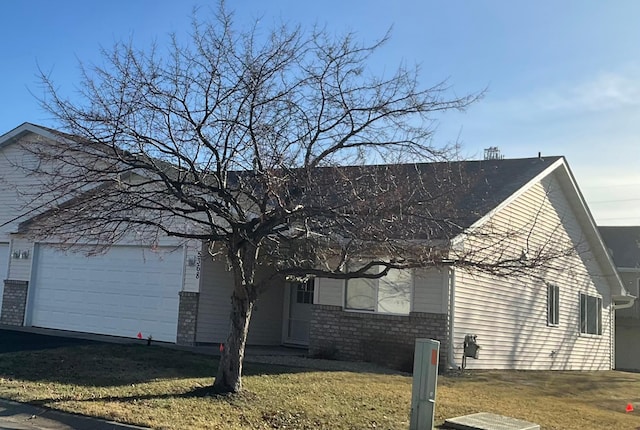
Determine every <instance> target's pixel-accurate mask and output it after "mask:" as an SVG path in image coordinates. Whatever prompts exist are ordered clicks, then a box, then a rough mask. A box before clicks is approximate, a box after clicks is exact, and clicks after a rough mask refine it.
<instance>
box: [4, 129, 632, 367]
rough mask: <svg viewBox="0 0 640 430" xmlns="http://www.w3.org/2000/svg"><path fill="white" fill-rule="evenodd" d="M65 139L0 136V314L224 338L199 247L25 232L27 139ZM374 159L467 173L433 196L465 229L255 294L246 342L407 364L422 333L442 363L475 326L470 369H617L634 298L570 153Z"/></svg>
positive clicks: (71, 325)
mask: <svg viewBox="0 0 640 430" xmlns="http://www.w3.org/2000/svg"><path fill="white" fill-rule="evenodd" d="M58 137H59V136H56V135H55V132H54V131H52V130H49V129H46V128H44V127H39V126H36V125H33V124H28V123H25V124H23V125H21V126H19V127H17V128H16V129H14V130H12V131H10V132H8V133H6V134H4V135H2V136H0V172H3V174H4V175H3V179H2V181H0V267H1V268H2V269H1V270H3V271H4V270H5V269H6V276H5V281H4V285H3V290H4V291H3V294H2V305H1V308H0V309H1V312H0V323H1V324H5V325H17V326H33V327H44V328H53V329H61V330H72V331H80V332H91V333H100V334H107V335H114V336H124V337H134V336H136V335H137V334H138V333H140V334H141V335H142V336H143V337H152V338H153V339H156V340H159V341H165V342H175V343H178V344H184V345H195V344H215V343H219V342H223V341H224V339H225V338H226V335H227V331H228V324H229V321H228V314H229V309H230V300H229V296H230V294H231V290H232V279H231V275H230V273H229V272H228V271H227V268H226V264H225V262H224V261H219V260H214V259H213V258H211V256H209V254H208V253H207V252H206V249H207V245H206V244H202V243H199V242H198V241H194V240H187V241H185V240H177V239H175V238H170V237H160V238H158V240H157V241H156V242H154V243H153V244H149V243H141V242H140V241H139V240H137V239H136V236H135V232H134V231H132V232H130V235H129V236H126V237H125V238H124V239H123V240H121V241H119V242H118V243H117V244H115V245H114V246H112V247H110V248H109V249H108V251H107V252H105V253H102V254H99V255H95V256H91V257H88V256H86V255H85V253H82V252H80V253H78V252H65V251H64V250H62V249H61V248H60V247H59V246H57V244H56V241H55V239H49V240H47V241H40V242H33V241H30V240H29V239H28V238H27V237H26V236H24V235H23V234H22V232H21V230H20V225H21V222H23V221H25V218H24V217H23V218H21V217H19V215H20V214H22V213H24V210H25V207H26V208H29V209H31V210H32V212H31V213H30V215H31V214H34V215H35V214H38V213H39V212H38V207H39V206H38V202H37V201H33V200H31V201H27V202H25V201H24V199H23V198H21V196H23V195H24V193H23V192H22V190H24V189H26V188H29V189H33V188H34V187H39V186H41V185H40V184H38V183H37V182H36V181H35V180H34V179H33V178H32V177H31V176H29V175H24V173H21V172H23V171H22V170H21V169H20V168H19V167H20V166H21V165H24V164H28V163H33V162H34V161H33V160H32V159H31V158H30V154H29V153H28V152H25V151H24V149H23V148H24V147H25V145H39V144H44V143H46V142H47V141H48V140H51V139H56V138H58ZM370 168H371V169H380V171H381V172H384V173H385V174H388V173H393V172H394V171H398V170H400V171H402V170H403V169H404V170H410V171H411V172H413V173H412V174H415V175H418V177H419V179H420V180H424V182H425V183H428V182H429V181H428V179H429V178H431V177H433V176H434V175H441V176H442V177H443V178H445V179H446V178H453V177H456V175H457V177H464V178H465V186H464V187H461V188H460V189H459V190H461V191H458V192H457V193H454V194H451V193H443V194H442V196H441V197H440V198H443V199H446V202H447V204H443V205H436V206H437V208H436V207H434V210H439V211H440V212H442V213H439V214H438V217H439V218H440V219H447V225H448V226H455V228H456V231H457V232H458V233H456V234H455V236H447V237H438V232H430V234H432V237H433V238H434V239H436V240H435V242H437V243H438V247H440V250H439V252H441V253H442V255H443V258H442V259H441V261H440V264H438V265H437V266H436V267H433V268H429V269H411V270H409V269H407V270H392V271H391V272H390V273H389V274H388V275H387V276H386V277H384V278H381V279H378V280H363V279H352V280H349V281H345V280H340V279H326V278H316V279H313V280H311V281H308V282H305V283H284V285H274V286H272V287H271V288H269V289H267V290H266V291H265V292H264V293H263V294H262V295H261V296H260V298H259V299H258V301H257V303H256V306H255V308H254V313H253V316H252V321H251V325H250V329H249V337H248V344H253V345H281V344H286V345H301V346H305V347H308V348H309V352H310V353H311V354H312V355H317V356H331V357H335V358H340V359H350V360H369V361H378V362H381V363H382V364H386V365H390V366H396V367H406V366H407V363H408V362H409V361H410V360H411V358H412V353H411V351H412V348H413V343H414V340H415V338H416V337H429V338H434V339H438V340H440V342H441V357H440V362H441V364H442V366H446V367H458V366H460V365H461V364H462V358H463V345H464V343H465V338H466V336H475V339H477V343H478V344H479V345H480V355H479V358H478V359H477V360H469V361H468V363H467V364H468V366H469V367H470V368H478V369H481V368H482V369H489V368H492V369H493V368H500V369H573V370H586V369H590V370H595V369H610V368H612V367H613V366H614V362H613V350H614V335H613V333H614V331H613V323H614V321H613V315H614V308H615V307H616V306H621V305H624V304H625V303H629V302H630V301H632V298H629V297H628V296H627V295H626V291H625V288H624V286H623V284H622V282H621V279H620V277H619V276H618V274H617V272H616V270H615V267H614V265H613V262H612V260H611V259H610V257H609V254H608V253H607V251H606V249H605V247H604V245H603V243H602V240H601V238H600V235H599V234H598V230H597V229H596V227H595V224H594V222H593V218H592V217H591V215H590V213H589V210H588V208H587V206H586V204H585V201H584V199H583V197H582V195H581V193H580V191H579V189H578V187H577V184H576V182H575V179H574V177H573V175H572V173H571V171H570V169H569V167H568V165H567V163H566V161H565V159H564V158H563V157H545V158H542V157H536V158H525V159H512V160H508V159H507V160H495V159H492V160H482V161H463V162H455V163H431V164H429V163H427V164H415V165H391V166H372V167H370ZM452 173H453V174H452ZM44 194H46V193H43V195H44ZM25 205H26V206H25ZM445 230H446V229H444V228H443V229H442V230H441V232H444V231H445ZM435 242H434V243H435ZM568 250H571V251H577V252H568ZM553 253H555V257H554V258H553V259H550V260H549V261H547V262H546V263H547V264H543V265H541V267H540V269H539V270H537V271H536V272H535V275H536V276H523V275H521V276H509V277H504V276H500V273H492V271H491V267H492V266H491V264H490V262H491V261H494V260H495V258H496V256H498V257H504V260H505V261H508V262H510V263H511V264H512V266H513V268H515V269H517V268H524V269H526V268H527V266H528V265H529V264H531V266H532V267H533V266H536V264H534V263H535V262H536V260H540V259H544V258H545V255H548V254H553ZM461 256H462V257H461ZM465 256H466V257H469V256H473V257H474V259H473V261H472V260H471V259H469V258H466V259H465ZM356 263H357V262H356Z"/></svg>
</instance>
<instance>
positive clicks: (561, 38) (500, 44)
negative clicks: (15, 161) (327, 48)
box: [0, 0, 640, 225]
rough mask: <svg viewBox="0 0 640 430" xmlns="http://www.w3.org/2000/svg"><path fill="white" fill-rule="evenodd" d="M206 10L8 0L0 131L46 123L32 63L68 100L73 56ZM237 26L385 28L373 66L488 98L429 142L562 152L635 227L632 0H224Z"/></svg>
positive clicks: (639, 124) (638, 181)
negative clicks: (407, 71) (402, 69)
mask: <svg viewBox="0 0 640 430" xmlns="http://www.w3.org/2000/svg"><path fill="white" fill-rule="evenodd" d="M215 4H216V3H215V2H214V1H208V2H207V1H200V2H192V1H187V0H181V1H175V0H110V1H108V2H107V1H102V2H89V1H78V0H66V1H51V0H47V1H45V0H25V1H18V0H8V1H3V2H1V3H0V12H1V15H2V16H3V17H4V19H3V25H2V26H0V40H1V41H2V42H0V58H2V61H1V63H0V64H1V66H0V100H1V103H2V108H1V110H0V134H2V133H4V132H7V131H9V130H11V129H12V128H14V127H16V126H18V125H19V124H21V123H23V122H25V121H29V122H34V123H38V124H43V125H53V126H55V124H54V123H52V122H51V121H50V119H49V118H48V117H47V115H46V114H45V113H44V112H43V111H42V110H41V109H40V108H39V106H38V103H37V100H36V99H35V97H34V95H35V96H38V95H40V92H41V89H40V87H39V84H38V80H37V77H36V75H37V73H38V67H39V68H41V69H42V70H44V71H46V72H48V73H50V74H51V76H52V77H53V80H54V81H55V82H56V83H57V85H58V86H59V89H60V91H62V92H63V93H64V94H68V95H73V93H74V82H75V81H76V80H77V79H78V60H82V61H84V62H87V63H91V62H99V60H100V57H99V50H100V47H101V46H102V47H105V48H109V47H110V46H111V45H112V44H113V43H114V42H115V41H117V40H121V39H125V40H128V39H130V38H131V39H132V40H133V41H134V43H135V44H137V45H139V46H142V47H144V46H147V45H148V44H150V43H151V42H152V41H154V40H155V41H157V42H158V43H159V44H162V43H163V42H165V41H166V40H167V38H166V35H167V33H168V32H176V33H177V34H178V35H181V34H182V35H186V34H187V32H188V31H189V21H190V15H191V11H192V8H193V7H194V6H200V7H201V10H202V11H203V13H206V11H207V8H209V7H215ZM227 5H228V8H229V9H232V10H234V11H235V15H236V21H237V22H239V23H249V22H252V21H253V20H254V19H257V18H259V19H260V25H265V27H267V28H268V27H269V26H271V24H272V23H275V22H280V21H285V22H289V23H292V24H296V23H300V24H302V25H303V26H309V25H313V24H320V25H326V26H327V28H328V29H329V30H331V31H335V32H336V33H338V34H340V33H344V32H345V31H354V32H356V33H357V35H358V36H359V37H360V38H361V39H362V40H363V41H366V42H370V41H374V40H375V39H377V38H379V37H381V36H382V35H384V33H385V32H386V30H387V29H389V28H392V38H391V40H390V41H389V42H388V43H387V44H386V45H385V46H384V47H383V49H382V50H381V51H380V52H379V54H378V55H377V56H376V63H375V64H373V65H372V66H373V67H376V68H377V67H380V68H381V70H382V68H385V69H387V70H390V69H393V68H394V67H395V66H397V64H398V63H399V62H401V61H405V62H408V63H409V64H413V63H417V64H420V66H421V68H422V81H423V82H424V84H425V85H428V84H433V83H436V82H439V81H442V80H443V79H447V80H448V83H449V84H450V85H451V87H452V91H455V92H456V93H458V94H465V93H468V92H473V91H479V90H481V89H484V88H487V92H486V95H485V97H484V99H482V100H481V101H480V102H478V103H477V104H475V105H474V106H472V107H471V108H470V109H468V110H467V112H465V113H463V114H457V113H456V114H447V115H445V116H443V117H442V118H440V121H439V128H438V132H437V134H436V136H435V143H438V142H442V143H446V142H450V141H453V140H456V139H457V140H459V141H461V142H462V144H463V150H462V152H463V154H464V155H465V157H466V158H481V157H482V154H483V149H484V148H487V147H490V146H498V147H499V148H500V150H501V152H502V154H503V155H504V156H505V157H507V158H516V157H533V156H537V154H538V152H541V153H542V154H543V155H564V156H566V157H567V160H568V161H569V165H570V166H571V168H572V170H573V172H574V174H575V176H576V178H577V182H578V184H579V186H580V188H581V190H582V192H583V194H584V195H585V197H586V199H587V202H588V203H589V206H590V208H591V211H592V213H593V215H594V216H595V218H596V221H597V222H598V224H601V225H640V169H639V167H640V145H639V144H638V140H639V139H640V25H639V24H638V23H640V2H637V1H633V0H628V1H625V0H617V1H616V2H604V1H594V0H563V1H550V0H536V1H535V2H534V1H529V2H524V1H518V2H514V1H507V0H502V1H481V0H466V1H462V0H394V1H389V0H386V1H382V0H366V1H365V0H342V1H335V0H325V1H315V2H304V1H300V0H297V1H290V0H271V1H268V2H266V1H264V0H262V1H258V0H246V1H239V0H236V1H231V0H228V1H227Z"/></svg>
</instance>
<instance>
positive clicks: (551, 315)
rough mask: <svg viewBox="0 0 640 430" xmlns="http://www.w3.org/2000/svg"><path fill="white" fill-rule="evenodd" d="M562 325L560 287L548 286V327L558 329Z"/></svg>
mask: <svg viewBox="0 0 640 430" xmlns="http://www.w3.org/2000/svg"><path fill="white" fill-rule="evenodd" d="M558 324H560V287H558V286H557V285H552V284H547V325H549V326H551V327H557V326H558Z"/></svg>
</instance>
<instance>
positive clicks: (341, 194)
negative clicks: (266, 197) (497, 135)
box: [302, 156, 562, 240]
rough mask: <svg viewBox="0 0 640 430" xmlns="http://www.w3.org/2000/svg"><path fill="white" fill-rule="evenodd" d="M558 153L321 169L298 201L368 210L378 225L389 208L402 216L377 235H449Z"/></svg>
mask: <svg viewBox="0 0 640 430" xmlns="http://www.w3.org/2000/svg"><path fill="white" fill-rule="evenodd" d="M561 158H562V157H557V156H556V157H544V158H540V157H536V158H521V159H502V160H482V161H458V162H440V163H421V164H389V165H369V166H346V167H332V168H322V169H317V170H316V172H315V173H314V176H316V175H317V176H316V177H315V178H314V179H313V180H312V181H311V183H313V184H316V185H317V189H316V190H306V193H307V194H308V198H307V202H306V204H305V202H304V199H303V201H302V202H303V204H305V205H307V206H308V205H314V206H318V205H325V206H331V205H336V206H338V205H343V206H344V207H346V208H349V210H353V208H354V207H355V208H356V209H355V210H360V211H362V210H364V211H367V212H371V216H370V217H367V218H368V219H380V221H381V223H382V224H384V220H385V218H386V217H389V216H390V215H393V214H394V212H395V213H402V216H404V218H402V219H398V218H397V217H396V218H395V219H390V220H389V221H388V223H387V224H388V227H386V230H387V231H386V232H383V231H382V230H383V229H385V227H378V230H379V231H378V233H379V234H380V236H381V237H383V236H385V235H386V237H404V238H406V239H428V240H434V239H452V238H453V237H455V236H457V235H458V234H460V233H462V232H463V231H464V230H465V229H467V228H468V227H470V226H472V225H473V224H474V223H475V222H477V221H478V220H480V219H481V218H482V217H483V216H485V215H486V214H488V213H489V212H490V211H491V210H493V209H495V208H496V207H497V206H499V205H500V204H501V203H502V202H504V201H505V200H507V199H508V198H509V197H510V196H512V195H513V194H514V193H516V192H517V191H518V190H520V189H521V188H522V187H524V186H525V185H526V184H528V183H529V182H530V181H531V180H533V179H534V178H536V177H537V176H538V175H540V174H541V173H542V172H544V171H545V170H546V169H547V168H549V167H550V166H551V165H552V164H554V163H555V162H556V161H558V160H559V159H561ZM343 190H344V191H343ZM381 190H382V191H381ZM359 202H361V203H359ZM394 202H395V204H396V205H398V206H399V205H402V208H401V210H400V208H399V207H398V208H395V207H394ZM358 205H359V208H358ZM376 208H377V209H378V211H377V212H376ZM396 209H398V210H397V211H396ZM372 217H376V218H372ZM360 218H363V217H360ZM391 218H393V217H391ZM362 227H363V228H371V226H366V227H365V226H364V225H363V226H362ZM374 229H375V227H374ZM391 230H393V233H390V231H391ZM403 230H404V232H403ZM373 235H375V231H374V232H373Z"/></svg>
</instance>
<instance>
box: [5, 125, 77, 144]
mask: <svg viewBox="0 0 640 430" xmlns="http://www.w3.org/2000/svg"><path fill="white" fill-rule="evenodd" d="M28 133H33V134H37V135H40V136H42V137H44V138H46V139H50V140H61V139H62V140H64V141H66V140H67V139H65V138H63V137H62V136H59V135H56V134H54V133H51V132H50V131H48V130H45V129H43V128H41V127H38V126H37V125H35V124H31V123H29V122H25V123H22V124H21V125H19V126H18V127H16V128H14V129H13V130H11V131H8V132H7V133H5V134H3V135H2V136H0V148H3V147H5V146H8V145H10V144H11V143H13V142H15V141H16V140H18V139H19V138H20V137H22V136H24V135H26V134H28Z"/></svg>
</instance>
